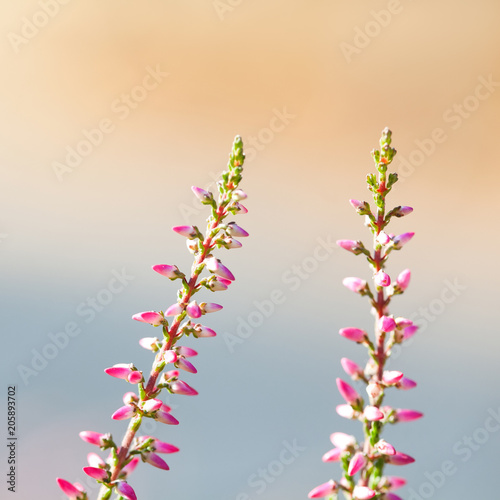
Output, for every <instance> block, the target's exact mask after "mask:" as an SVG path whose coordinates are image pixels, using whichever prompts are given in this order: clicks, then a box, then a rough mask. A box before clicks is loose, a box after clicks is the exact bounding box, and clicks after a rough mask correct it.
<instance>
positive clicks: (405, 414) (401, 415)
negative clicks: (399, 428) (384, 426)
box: [395, 408, 424, 422]
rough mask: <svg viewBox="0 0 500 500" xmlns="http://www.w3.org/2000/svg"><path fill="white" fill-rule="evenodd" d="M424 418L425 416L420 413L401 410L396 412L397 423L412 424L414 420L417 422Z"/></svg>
mask: <svg viewBox="0 0 500 500" xmlns="http://www.w3.org/2000/svg"><path fill="white" fill-rule="evenodd" d="M423 416H424V414H423V413H420V412H419V411H416V410H406V409H402V408H399V409H397V410H396V413H395V420H396V422H411V421H412V420H417V419H419V418H422V417H423Z"/></svg>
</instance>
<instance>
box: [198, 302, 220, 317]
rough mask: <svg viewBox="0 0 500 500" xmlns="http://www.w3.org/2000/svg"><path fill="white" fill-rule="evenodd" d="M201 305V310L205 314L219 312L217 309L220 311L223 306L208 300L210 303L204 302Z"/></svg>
mask: <svg viewBox="0 0 500 500" xmlns="http://www.w3.org/2000/svg"><path fill="white" fill-rule="evenodd" d="M200 307H201V311H202V312H203V313H204V314H208V313H213V312H217V311H220V310H221V309H222V306H221V305H220V304H214V303H213V302H208V303H206V302H202V303H201V304H200Z"/></svg>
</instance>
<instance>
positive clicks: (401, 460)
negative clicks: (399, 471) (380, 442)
mask: <svg viewBox="0 0 500 500" xmlns="http://www.w3.org/2000/svg"><path fill="white" fill-rule="evenodd" d="M413 462H415V459H414V458H413V457H410V455H405V454H404V453H399V452H396V454H395V455H392V456H391V457H389V463H390V464H392V465H407V464H411V463H413Z"/></svg>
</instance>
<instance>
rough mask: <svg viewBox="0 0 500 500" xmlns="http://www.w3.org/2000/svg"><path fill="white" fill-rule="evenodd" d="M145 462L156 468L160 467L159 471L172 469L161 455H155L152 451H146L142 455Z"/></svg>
mask: <svg viewBox="0 0 500 500" xmlns="http://www.w3.org/2000/svg"><path fill="white" fill-rule="evenodd" d="M142 456H143V458H144V460H145V461H146V462H147V463H148V464H150V465H153V466H154V467H158V469H163V470H169V469H170V467H169V466H168V465H167V462H165V460H163V458H161V457H160V456H159V455H157V454H156V453H153V452H151V451H145V452H143V453H142Z"/></svg>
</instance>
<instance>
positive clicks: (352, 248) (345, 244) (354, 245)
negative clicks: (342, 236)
mask: <svg viewBox="0 0 500 500" xmlns="http://www.w3.org/2000/svg"><path fill="white" fill-rule="evenodd" d="M337 245H338V246H339V247H341V248H343V249H344V250H347V251H348V252H352V253H353V254H357V253H359V251H360V249H361V248H362V246H361V243H360V242H359V241H354V240H337Z"/></svg>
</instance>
